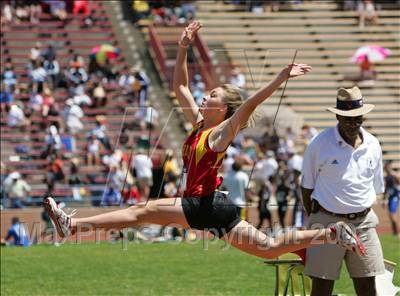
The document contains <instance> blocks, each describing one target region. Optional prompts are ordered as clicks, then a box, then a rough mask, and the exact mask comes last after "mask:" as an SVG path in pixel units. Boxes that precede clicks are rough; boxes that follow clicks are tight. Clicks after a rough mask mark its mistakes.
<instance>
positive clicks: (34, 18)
mask: <svg viewBox="0 0 400 296" xmlns="http://www.w3.org/2000/svg"><path fill="white" fill-rule="evenodd" d="M28 2H29V4H30V6H29V12H30V13H29V20H30V22H31V23H32V24H38V23H39V21H40V20H39V16H40V14H41V13H42V7H41V6H40V0H29V1H28Z"/></svg>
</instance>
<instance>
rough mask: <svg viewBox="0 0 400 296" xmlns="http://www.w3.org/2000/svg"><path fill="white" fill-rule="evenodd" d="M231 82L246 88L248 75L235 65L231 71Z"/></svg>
mask: <svg viewBox="0 0 400 296" xmlns="http://www.w3.org/2000/svg"><path fill="white" fill-rule="evenodd" d="M229 83H230V84H233V85H236V86H237V87H240V88H242V89H244V88H245V87H246V77H245V76H244V74H243V73H242V72H240V69H239V68H237V67H235V68H233V70H232V72H231V78H230V81H229Z"/></svg>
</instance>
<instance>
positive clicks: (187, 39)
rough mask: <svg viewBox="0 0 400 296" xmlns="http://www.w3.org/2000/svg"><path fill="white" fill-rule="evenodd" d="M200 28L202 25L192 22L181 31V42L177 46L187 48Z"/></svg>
mask: <svg viewBox="0 0 400 296" xmlns="http://www.w3.org/2000/svg"><path fill="white" fill-rule="evenodd" d="M202 26H203V25H202V24H201V23H200V22H199V21H194V22H192V23H191V24H190V25H189V26H187V27H186V28H185V30H184V31H183V33H182V35H181V40H180V41H179V44H180V45H182V46H188V45H189V44H190V43H191V42H192V41H193V40H194V36H195V35H196V33H197V31H198V30H200V28H201V27H202Z"/></svg>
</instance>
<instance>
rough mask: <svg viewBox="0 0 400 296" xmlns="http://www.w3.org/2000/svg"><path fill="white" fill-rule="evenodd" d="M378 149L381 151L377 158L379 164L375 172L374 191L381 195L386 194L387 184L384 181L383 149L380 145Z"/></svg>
mask: <svg viewBox="0 0 400 296" xmlns="http://www.w3.org/2000/svg"><path fill="white" fill-rule="evenodd" d="M377 149H379V152H378V158H377V160H378V163H377V165H376V169H375V172H374V189H375V193H376V194H381V193H383V192H385V182H384V179H383V166H382V148H381V146H380V145H379V144H378V145H377Z"/></svg>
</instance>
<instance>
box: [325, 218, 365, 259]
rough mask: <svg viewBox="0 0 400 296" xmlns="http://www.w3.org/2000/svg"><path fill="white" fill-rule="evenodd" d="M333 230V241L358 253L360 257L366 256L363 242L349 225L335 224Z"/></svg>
mask: <svg viewBox="0 0 400 296" xmlns="http://www.w3.org/2000/svg"><path fill="white" fill-rule="evenodd" d="M330 230H331V239H333V240H334V241H336V244H338V245H339V246H341V247H343V248H345V249H347V250H350V251H352V252H354V253H356V254H357V255H359V256H365V255H366V250H365V246H364V245H363V243H362V242H361V240H360V238H359V237H358V235H357V233H356V232H355V231H354V230H353V229H351V227H350V226H349V225H347V224H346V223H344V222H342V221H340V222H337V223H335V224H334V225H333V226H332V227H330Z"/></svg>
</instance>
